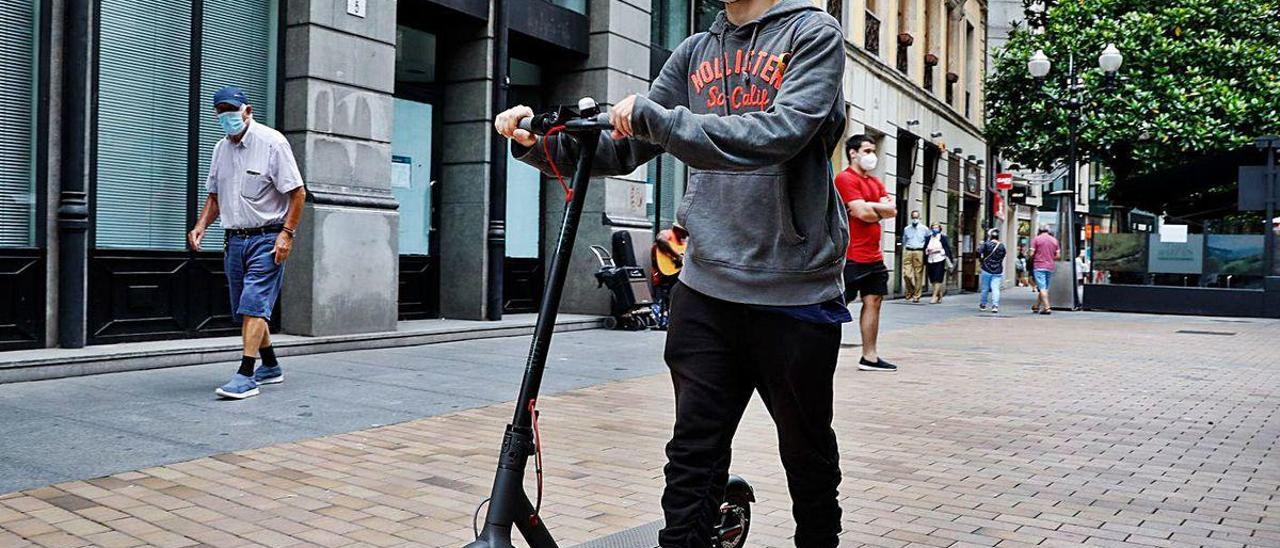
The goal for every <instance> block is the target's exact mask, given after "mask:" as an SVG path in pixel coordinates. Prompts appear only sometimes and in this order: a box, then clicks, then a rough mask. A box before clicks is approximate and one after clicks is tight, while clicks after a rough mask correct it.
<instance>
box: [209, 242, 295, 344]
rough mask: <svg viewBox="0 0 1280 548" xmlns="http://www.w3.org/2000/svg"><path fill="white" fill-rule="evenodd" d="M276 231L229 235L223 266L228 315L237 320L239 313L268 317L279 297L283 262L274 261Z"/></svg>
mask: <svg viewBox="0 0 1280 548" xmlns="http://www.w3.org/2000/svg"><path fill="white" fill-rule="evenodd" d="M276 236H277V235H276V234H274V233H268V234H257V235H254V236H231V237H229V238H227V253H226V258H225V259H223V267H224V268H225V270H226V273H227V289H229V290H230V293H231V311H232V319H233V320H234V321H235V322H236V323H240V319H241V317H242V316H252V317H256V318H263V319H266V320H270V319H271V310H272V309H273V308H275V304H276V299H277V298H279V297H280V286H281V285H282V284H283V282H284V265H278V264H276V259H275V255H272V253H271V250H272V249H275V245H276Z"/></svg>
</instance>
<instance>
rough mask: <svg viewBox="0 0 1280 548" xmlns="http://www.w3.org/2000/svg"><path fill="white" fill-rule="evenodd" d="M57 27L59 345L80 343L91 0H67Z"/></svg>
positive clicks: (86, 214)
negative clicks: (59, 84)
mask: <svg viewBox="0 0 1280 548" xmlns="http://www.w3.org/2000/svg"><path fill="white" fill-rule="evenodd" d="M65 10H66V11H65V14H64V16H63V27H62V40H63V43H62V74H63V78H62V88H63V97H62V112H61V113H60V116H61V117H62V120H61V123H62V140H61V149H62V150H61V151H60V154H61V157H62V175H61V187H62V188H61V192H60V194H59V196H58V345H59V346H61V347H63V348H81V347H83V346H84V345H85V329H86V328H85V325H86V324H85V316H86V314H85V302H86V299H85V297H86V295H85V292H86V291H85V283H86V279H87V276H86V269H87V268H88V255H89V173H88V167H89V165H90V164H89V162H90V154H91V152H92V151H91V150H90V149H89V146H88V144H89V128H90V127H92V126H91V122H90V116H92V113H93V102H92V100H91V97H90V93H91V91H90V90H91V85H92V82H93V74H92V70H93V62H92V55H93V29H94V22H93V17H94V15H95V14H94V10H93V1H92V0H67V3H66V8H65Z"/></svg>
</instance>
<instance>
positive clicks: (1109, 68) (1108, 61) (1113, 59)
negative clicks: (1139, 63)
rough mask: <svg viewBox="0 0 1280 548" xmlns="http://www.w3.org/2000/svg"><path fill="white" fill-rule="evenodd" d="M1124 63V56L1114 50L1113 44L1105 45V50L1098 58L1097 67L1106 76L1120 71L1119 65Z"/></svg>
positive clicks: (1117, 50)
mask: <svg viewBox="0 0 1280 548" xmlns="http://www.w3.org/2000/svg"><path fill="white" fill-rule="evenodd" d="M1123 62H1124V55H1122V54H1121V53H1120V50H1119V49H1116V45H1115V44H1107V48H1106V49H1104V50H1102V55H1099V56H1098V66H1099V67H1101V68H1102V71H1103V72H1106V73H1107V74H1114V73H1115V72H1116V71H1117V70H1120V64H1121V63H1123Z"/></svg>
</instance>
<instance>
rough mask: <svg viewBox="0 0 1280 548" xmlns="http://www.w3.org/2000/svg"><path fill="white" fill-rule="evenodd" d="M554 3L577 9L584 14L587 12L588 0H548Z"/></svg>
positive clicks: (572, 9) (573, 9) (568, 8)
mask: <svg viewBox="0 0 1280 548" xmlns="http://www.w3.org/2000/svg"><path fill="white" fill-rule="evenodd" d="M547 1H549V2H551V3H552V4H555V5H557V6H560V7H562V8H565V9H567V10H571V11H576V12H578V13H581V14H583V15H586V14H587V0H547Z"/></svg>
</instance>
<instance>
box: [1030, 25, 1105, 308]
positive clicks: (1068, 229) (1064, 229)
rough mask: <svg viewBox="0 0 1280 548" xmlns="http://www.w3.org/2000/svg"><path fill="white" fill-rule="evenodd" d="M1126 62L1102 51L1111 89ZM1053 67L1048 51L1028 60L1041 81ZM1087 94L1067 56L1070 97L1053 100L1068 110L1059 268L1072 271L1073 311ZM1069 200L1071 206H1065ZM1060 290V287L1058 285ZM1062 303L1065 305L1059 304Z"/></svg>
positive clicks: (1071, 56)
mask: <svg viewBox="0 0 1280 548" xmlns="http://www.w3.org/2000/svg"><path fill="white" fill-rule="evenodd" d="M1123 62H1124V56H1123V55H1121V54H1120V50H1119V49H1116V46H1115V44H1107V47H1106V48H1105V49H1103V50H1102V54H1101V55H1099V56H1098V67H1099V68H1100V69H1102V72H1103V74H1104V75H1105V77H1106V82H1107V84H1108V85H1110V84H1112V83H1114V82H1115V78H1116V72H1117V71H1118V70H1120V65H1121V63H1123ZM1051 68H1052V63H1051V62H1050V60H1049V57H1048V56H1047V55H1045V54H1044V50H1036V52H1035V53H1034V54H1032V56H1031V58H1030V59H1028V60H1027V72H1030V73H1031V76H1033V77H1035V78H1036V79H1037V80H1040V81H1042V82H1043V81H1044V79H1045V77H1046V76H1048V75H1049V70H1050V69H1051ZM1083 94H1084V82H1083V80H1082V79H1081V78H1080V76H1079V75H1078V74H1077V73H1076V59H1075V52H1074V51H1073V52H1069V53H1068V54H1067V90H1066V97H1059V96H1055V95H1053V94H1049V96H1050V97H1051V98H1053V99H1055V100H1057V101H1059V102H1061V103H1063V104H1064V105H1065V106H1066V107H1067V134H1068V140H1069V142H1068V146H1067V190H1066V191H1065V192H1062V193H1055V194H1060V195H1059V197H1058V242H1059V244H1060V245H1061V246H1062V255H1063V259H1064V260H1065V261H1066V263H1067V264H1066V265H1059V266H1061V267H1065V268H1068V269H1070V271H1071V283H1070V285H1071V308H1072V310H1075V309H1079V308H1080V288H1079V286H1078V284H1079V283H1080V278H1079V276H1080V274H1079V273H1078V272H1076V228H1075V224H1076V223H1075V217H1076V215H1075V210H1076V195H1077V193H1078V184H1079V183H1078V181H1077V180H1076V177H1077V175H1078V173H1079V169H1078V167H1079V166H1077V163H1078V162H1079V159H1078V158H1077V146H1076V143H1077V137H1078V134H1079V126H1080V119H1081V113H1080V108H1081V106H1082V105H1083V101H1082V100H1081V96H1082V95H1083ZM1064 200H1066V204H1067V205H1065V206H1064V205H1063V203H1064ZM1054 285H1058V286H1059V287H1060V284H1054ZM1058 302H1062V301H1061V300H1058Z"/></svg>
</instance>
